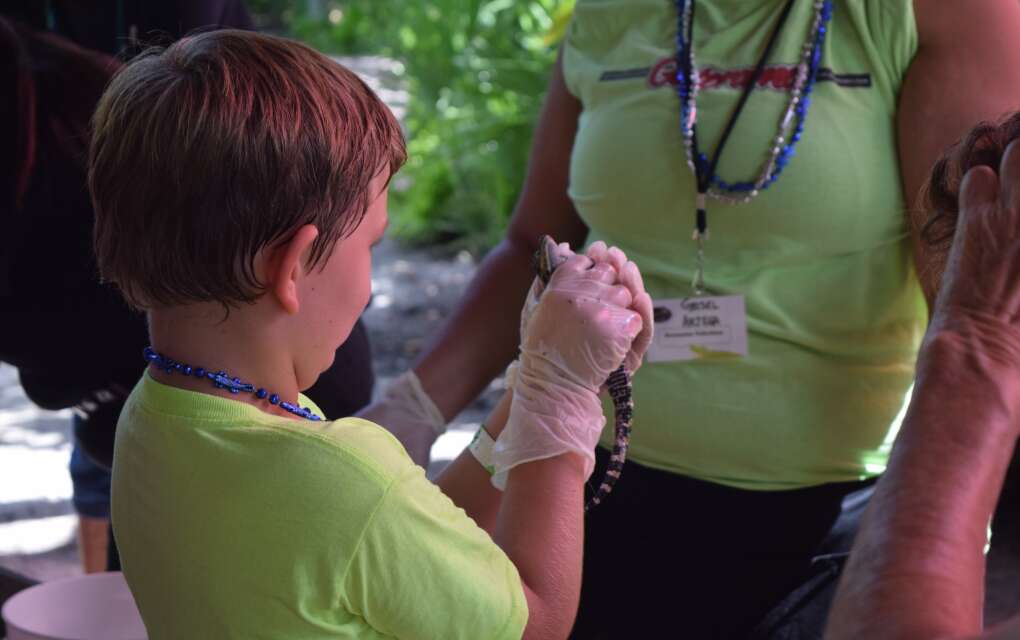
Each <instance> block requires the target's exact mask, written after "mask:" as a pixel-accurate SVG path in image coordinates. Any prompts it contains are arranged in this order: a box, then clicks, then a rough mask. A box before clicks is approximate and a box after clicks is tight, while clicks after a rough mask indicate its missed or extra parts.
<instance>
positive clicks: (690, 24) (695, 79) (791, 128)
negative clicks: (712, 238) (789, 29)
mask: <svg viewBox="0 0 1020 640" xmlns="http://www.w3.org/2000/svg"><path fill="white" fill-rule="evenodd" d="M694 2H695V0H676V7H677V35H676V39H677V72H676V73H677V83H676V92H677V96H678V97H679V98H680V134H681V136H682V137H683V143H684V150H685V152H686V154H687V164H688V166H690V168H691V171H692V172H693V173H694V176H695V180H696V183H697V189H698V193H697V196H696V200H695V211H696V218H695V228H694V234H693V239H694V240H695V242H697V243H698V249H697V264H696V269H695V272H694V280H693V282H692V287H693V289H694V293H695V295H701V294H702V293H703V291H704V275H705V269H704V262H705V240H706V239H707V238H708V212H707V209H706V203H707V199H708V198H710V197H711V198H714V199H716V200H720V201H723V202H728V203H731V204H739V203H746V202H750V201H751V200H752V199H754V198H755V197H757V196H758V194H759V193H761V191H763V190H765V189H767V188H768V187H769V186H770V185H772V184H773V183H774V182H775V181H776V180H778V179H779V174H780V173H782V171H783V168H784V167H786V165H787V164H788V163H789V161H790V158H791V157H792V156H793V154H794V146H795V145H796V144H797V142H798V141H799V140H800V138H801V135H802V134H803V132H804V120H805V119H806V117H807V111H808V107H809V105H810V104H811V91H812V89H813V88H814V84H815V81H816V79H817V77H818V65H819V62H820V61H821V57H822V44H823V43H824V42H825V33H826V31H827V30H828V23H829V20H830V19H831V18H832V0H815V2H814V9H815V15H814V19H813V20H812V23H811V31H810V34H809V35H808V38H807V40H806V41H805V43H804V46H803V48H802V51H801V59H800V62H799V63H798V64H797V72H796V76H795V78H794V82H793V86H792V87H791V88H790V101H789V103H788V104H787V107H786V109H785V110H784V111H783V115H782V116H781V117H780V120H779V127H778V132H777V133H776V136H775V138H774V139H773V144H772V147H771V149H770V150H769V152H768V153H767V154H766V158H765V161H764V163H763V164H762V168H761V170H760V171H759V172H758V177H757V179H755V180H754V181H753V182H736V183H729V182H726V181H725V180H723V179H722V178H720V177H719V175H718V174H717V173H716V168H717V166H718V164H719V158H720V156H721V155H722V150H723V148H724V147H725V145H726V140H727V139H728V138H729V135H730V133H731V132H732V131H733V126H734V125H735V124H736V121H737V118H738V117H739V116H740V113H741V111H743V108H744V105H746V104H747V99H748V98H749V97H750V94H751V91H752V90H753V89H754V86H755V84H757V82H758V79H759V78H760V77H761V74H762V71H764V69H765V63H766V61H767V59H768V56H769V53H770V52H771V50H772V48H773V46H774V45H775V42H776V40H777V38H778V35H779V32H780V31H781V30H782V28H783V25H784V24H785V22H786V19H787V17H788V16H789V14H790V10H791V9H792V7H793V2H794V0H787V3H786V5H785V6H784V7H783V12H782V13H781V14H780V17H779V21H778V23H777V25H776V28H775V29H774V30H773V32H772V35H771V36H770V37H769V40H768V42H767V44H766V46H765V50H764V51H763V52H762V55H761V57H760V58H759V60H758V63H757V65H755V69H754V72H753V73H752V74H751V76H750V78H748V82H747V85H746V86H745V87H744V90H743V93H742V94H741V96H740V99H739V101H738V102H737V106H736V108H735V109H734V111H733V113H732V114H731V115H730V119H729V121H728V122H727V124H726V127H725V128H724V130H723V134H722V136H721V137H720V139H719V144H718V145H717V146H716V149H715V153H714V154H713V156H712V158H711V159H709V157H708V156H707V155H706V154H705V153H703V152H701V150H700V149H699V147H698V136H697V95H698V85H699V82H700V81H699V76H698V68H697V65H696V64H695V60H694V44H693V40H694V38H693V33H694Z"/></svg>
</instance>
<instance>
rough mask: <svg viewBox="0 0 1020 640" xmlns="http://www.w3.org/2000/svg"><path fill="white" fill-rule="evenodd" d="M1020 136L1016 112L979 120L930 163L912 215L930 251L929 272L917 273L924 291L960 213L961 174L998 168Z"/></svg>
mask: <svg viewBox="0 0 1020 640" xmlns="http://www.w3.org/2000/svg"><path fill="white" fill-rule="evenodd" d="M1018 138H1020V112H1017V113H1014V114H1012V115H1011V116H1008V117H1006V118H1004V119H1003V120H1001V121H999V122H997V123H995V122H982V123H980V124H978V125H977V126H976V127H974V128H973V129H971V130H970V132H969V133H968V134H967V135H966V136H964V137H963V139H961V140H960V141H959V142H957V143H956V144H954V145H952V146H951V147H949V148H948V149H946V151H945V152H944V153H943V154H942V156H941V157H940V158H939V159H938V160H937V161H936V162H935V165H934V166H933V167H932V170H931V175H930V176H929V178H928V181H927V182H926V183H925V185H924V188H923V189H922V191H921V198H920V200H919V207H918V208H917V210H916V211H915V212H914V214H913V216H912V222H913V224H914V226H915V228H920V230H921V239H922V241H923V242H924V243H925V245H926V249H927V250H928V251H929V252H930V253H931V255H932V258H931V260H929V266H928V270H929V273H923V274H920V276H921V281H922V284H924V285H925V288H926V291H928V292H929V293H933V291H934V289H936V288H937V284H936V283H937V281H938V280H940V279H941V275H942V272H943V270H944V269H945V261H946V259H947V258H948V256H949V247H950V246H951V245H952V243H953V235H954V234H955V233H956V223H957V220H958V218H959V215H960V206H959V197H960V185H961V183H962V182H963V177H964V176H965V175H966V174H967V172H968V171H970V170H971V169H973V168H974V167H977V166H981V165H985V166H988V167H991V168H992V169H993V170H994V171H996V172H998V170H999V163H1000V162H1001V160H1002V155H1003V154H1004V153H1005V152H1006V147H1008V146H1009V143H1010V142H1012V141H1013V140H1016V139H1018Z"/></svg>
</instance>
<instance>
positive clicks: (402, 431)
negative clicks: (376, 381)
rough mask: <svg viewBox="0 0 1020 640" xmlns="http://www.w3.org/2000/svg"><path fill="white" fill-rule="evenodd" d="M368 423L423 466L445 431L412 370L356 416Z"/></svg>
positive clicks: (443, 421) (390, 385)
mask: <svg viewBox="0 0 1020 640" xmlns="http://www.w3.org/2000/svg"><path fill="white" fill-rule="evenodd" d="M357 417H359V418H364V419H365V420H371V421H372V422H374V423H376V424H377V425H379V426H381V427H383V428H384V429H386V430H387V431H389V432H390V433H392V434H393V435H394V436H396V438H397V440H400V444H402V445H404V448H405V449H407V453H408V455H410V456H411V459H412V460H414V461H415V462H416V463H417V464H419V465H421V466H423V467H427V466H428V464H429V451H430V450H431V449H432V443H434V442H435V441H436V438H438V437H439V436H440V435H441V434H442V433H443V432H444V431H446V420H445V419H444V418H443V414H442V413H441V412H440V411H439V409H438V408H437V407H436V405H435V403H434V402H432V398H430V397H429V395H428V394H427V393H425V389H424V388H422V386H421V381H420V380H418V376H417V375H415V373H414V371H413V370H410V369H409V370H407V371H405V372H404V373H402V374H401V375H400V376H398V377H397V378H395V379H394V380H393V382H391V383H390V384H389V385H388V386H387V387H386V390H385V391H384V392H383V396H382V398H381V399H379V400H378V401H376V402H373V403H372V404H370V405H368V406H367V407H365V408H364V409H362V410H361V411H359V412H358V413H357Z"/></svg>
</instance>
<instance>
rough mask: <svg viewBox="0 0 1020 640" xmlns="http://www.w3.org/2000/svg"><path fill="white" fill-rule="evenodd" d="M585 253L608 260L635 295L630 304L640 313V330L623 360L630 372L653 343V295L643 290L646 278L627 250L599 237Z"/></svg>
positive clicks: (599, 259)
mask: <svg viewBox="0 0 1020 640" xmlns="http://www.w3.org/2000/svg"><path fill="white" fill-rule="evenodd" d="M585 255H586V256H588V257H589V258H591V259H592V260H594V261H595V262H608V263H609V264H611V265H613V267H614V268H615V269H616V273H617V274H618V276H619V280H620V284H622V285H623V286H625V287H627V288H628V289H629V290H630V293H631V295H632V296H633V297H634V303H633V304H632V305H631V308H632V309H634V310H635V311H637V312H638V313H639V314H641V321H642V328H641V333H639V334H638V336H637V337H636V338H634V343H633V344H632V345H631V349H630V352H629V353H628V354H627V358H626V359H625V360H624V363H623V364H624V367H626V369H627V372H628V373H630V374H633V373H634V372H635V371H637V370H638V369H639V368H640V367H641V362H642V361H643V360H644V355H645V351H647V350H648V345H650V344H652V334H653V331H654V328H655V322H654V315H653V307H652V297H651V296H650V295H648V293H647V292H646V291H645V282H644V279H642V277H641V271H640V270H639V269H638V267H637V265H636V264H634V263H633V262H631V261H630V260H628V259H627V256H626V254H624V253H623V251H621V250H620V249H619V248H617V247H607V246H606V243H605V242H602V241H601V240H599V241H598V242H593V243H592V244H591V246H590V247H588V250H587V251H586V252H585Z"/></svg>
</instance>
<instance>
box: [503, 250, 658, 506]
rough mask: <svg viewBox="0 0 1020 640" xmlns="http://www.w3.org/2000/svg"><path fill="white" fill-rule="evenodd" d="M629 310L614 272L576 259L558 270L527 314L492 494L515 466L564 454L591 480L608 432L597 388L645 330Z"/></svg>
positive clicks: (607, 265) (628, 295)
mask: <svg viewBox="0 0 1020 640" xmlns="http://www.w3.org/2000/svg"><path fill="white" fill-rule="evenodd" d="M633 303H634V296H633V295H632V294H631V290H630V289H629V288H628V287H626V286H624V285H623V284H621V283H620V280H619V277H618V274H617V272H616V269H615V267H614V266H613V265H612V264H610V263H607V262H600V263H595V262H594V261H592V260H591V259H590V258H588V257H587V256H581V255H575V256H572V257H570V258H569V259H568V260H567V261H566V262H565V263H563V264H562V265H561V266H559V267H558V268H557V269H556V271H555V272H554V273H553V277H552V279H551V280H550V282H549V285H548V286H547V287H546V288H545V290H544V291H542V295H541V298H540V299H539V301H538V304H537V305H534V306H533V307H532V308H530V309H529V308H527V306H526V308H525V315H527V316H528V317H527V318H526V320H525V321H524V325H525V327H524V334H525V335H524V339H523V340H522V343H521V358H520V365H519V369H518V372H517V380H516V383H515V386H514V397H513V401H512V403H511V407H510V417H509V419H508V420H507V425H506V428H505V429H504V430H503V432H502V433H501V434H500V436H499V438H498V439H497V441H496V446H495V450H494V458H493V463H494V466H495V467H496V475H495V476H494V478H493V481H494V483H496V484H497V486H499V485H500V484H501V483H502V482H505V479H506V473H507V472H508V471H509V470H510V469H511V468H513V467H514V466H517V465H518V464H522V463H524V462H528V461H532V460H540V459H543V458H551V457H553V456H557V455H560V454H563V453H568V452H574V453H578V454H580V455H581V456H582V457H584V458H585V459H586V465H585V472H586V477H587V475H588V474H590V473H591V469H592V467H593V466H594V449H595V444H596V443H597V442H598V438H599V435H600V434H601V432H602V427H603V426H604V425H605V417H604V416H603V413H602V404H601V402H600V401H599V399H598V390H599V387H600V386H601V385H602V383H603V382H604V381H605V379H606V378H607V377H608V376H609V374H610V373H611V372H612V371H613V370H615V369H616V368H617V367H619V366H620V364H621V363H622V362H623V361H624V358H625V357H626V356H627V355H628V353H629V352H630V351H631V346H632V343H633V341H634V338H635V337H636V336H637V335H639V334H640V333H641V330H642V325H643V322H642V317H641V314H639V313H638V312H636V311H634V310H632V309H631V308H630V307H631V306H632V305H633Z"/></svg>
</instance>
